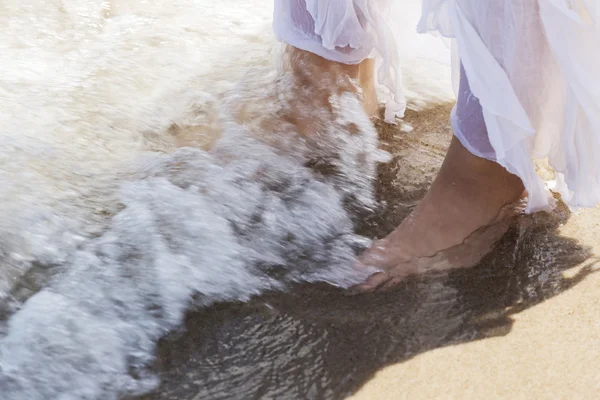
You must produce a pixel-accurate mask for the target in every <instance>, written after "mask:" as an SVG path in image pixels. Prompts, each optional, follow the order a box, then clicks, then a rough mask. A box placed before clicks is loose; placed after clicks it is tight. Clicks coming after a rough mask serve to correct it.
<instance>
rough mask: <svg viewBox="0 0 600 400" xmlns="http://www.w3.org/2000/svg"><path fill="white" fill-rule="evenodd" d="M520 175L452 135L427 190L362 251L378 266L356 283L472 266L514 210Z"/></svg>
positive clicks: (368, 286) (387, 282) (373, 284)
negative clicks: (366, 278) (394, 224)
mask: <svg viewBox="0 0 600 400" xmlns="http://www.w3.org/2000/svg"><path fill="white" fill-rule="evenodd" d="M523 193H524V187H523V184H522V182H521V180H520V179H519V178H518V177H517V176H515V175H512V174H510V173H509V172H508V171H506V169H504V168H503V167H502V166H500V165H499V164H497V163H494V162H491V161H488V160H485V159H482V158H478V157H476V156H474V155H472V154H471V153H470V152H469V151H467V150H466V149H465V148H464V147H463V146H462V144H461V143H460V141H459V140H458V139H456V138H453V139H452V143H451V144H450V148H449V149H448V154H447V155H446V159H445V160H444V163H443V165H442V168H441V170H440V172H439V174H438V176H437V178H436V180H435V181H434V183H433V185H432V186H431V189H430V190H429V192H428V193H427V194H426V195H425V197H424V198H423V200H421V202H420V203H419V204H418V205H417V207H416V208H415V210H414V211H413V212H412V213H411V214H410V215H409V216H408V217H407V218H406V219H405V220H404V221H403V222H402V223H401V224H400V226H399V227H398V228H396V230H394V232H392V233H391V234H390V235H389V236H387V237H386V238H384V239H382V240H379V241H377V242H375V243H374V245H373V246H372V247H371V249H369V250H368V251H367V252H365V254H364V255H363V256H362V257H361V260H360V262H361V263H362V264H363V265H368V266H373V267H376V268H378V269H380V270H381V271H383V272H382V273H380V274H377V275H374V276H373V277H371V279H370V280H369V281H368V282H367V283H365V284H364V285H362V286H361V287H359V289H362V290H372V289H376V288H379V287H382V286H384V287H387V286H391V285H393V284H396V283H397V282H399V281H400V280H402V279H403V278H405V277H406V276H408V275H412V274H417V273H422V272H426V271H432V270H442V269H450V268H464V267H471V266H473V265H474V264H476V263H477V262H478V261H479V260H481V258H483V256H484V255H485V254H486V253H488V252H489V250H490V248H491V246H492V245H493V244H494V243H495V242H496V241H497V240H499V239H500V238H501V237H502V235H503V234H504V233H505V232H506V230H507V229H508V228H509V226H510V220H511V217H512V216H514V215H515V214H517V213H519V212H520V211H521V209H522V207H521V206H520V204H521V202H520V200H521V198H522V196H523Z"/></svg>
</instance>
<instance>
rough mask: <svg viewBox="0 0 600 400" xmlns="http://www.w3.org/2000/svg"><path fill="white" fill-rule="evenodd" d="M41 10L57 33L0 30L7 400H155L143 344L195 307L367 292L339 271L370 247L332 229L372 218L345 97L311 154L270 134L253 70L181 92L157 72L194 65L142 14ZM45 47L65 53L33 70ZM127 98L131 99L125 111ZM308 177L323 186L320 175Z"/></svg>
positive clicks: (366, 164)
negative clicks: (293, 288)
mask: <svg viewBox="0 0 600 400" xmlns="http://www.w3.org/2000/svg"><path fill="white" fill-rule="evenodd" d="M182 3H183V2H182ZM48 6H49V7H50V10H51V11H53V12H54V14H53V12H49V13H48V15H46V16H45V17H43V18H35V19H34V27H33V29H31V31H27V32H25V31H19V30H20V29H22V28H23V27H24V25H23V24H20V23H19V22H22V20H21V21H19V19H18V18H16V17H15V16H16V15H18V16H19V18H21V19H23V18H27V14H28V12H30V11H31V10H32V9H33V8H32V7H28V6H27V4H25V3H22V2H18V3H17V2H14V3H8V4H6V5H4V8H3V9H2V11H1V12H2V14H1V15H2V18H3V20H4V21H3V22H7V25H6V26H8V27H9V28H8V31H11V30H12V32H10V33H11V34H13V35H15V36H14V40H15V42H16V41H18V42H19V43H14V46H13V47H11V49H10V52H8V53H4V52H3V57H5V58H6V60H3V61H7V60H9V59H10V60H11V62H3V63H2V64H3V68H5V69H9V71H4V72H5V73H3V74H2V76H5V77H8V78H7V79H6V80H4V81H3V84H2V88H1V90H2V92H3V97H5V98H7V99H8V100H9V101H6V103H7V105H8V106H9V107H8V112H7V113H6V114H5V118H4V119H5V120H4V121H2V122H3V127H4V128H3V135H2V140H3V146H2V149H3V151H2V171H1V177H0V179H1V181H2V184H3V185H2V186H3V188H5V190H4V191H3V193H2V195H1V196H2V198H1V201H2V204H3V205H6V207H5V208H3V210H2V214H3V215H2V224H1V225H0V243H1V245H2V250H1V252H0V262H1V263H2V269H1V270H0V285H1V286H0V297H1V298H2V307H3V314H4V325H3V338H2V339H1V341H0V388H2V396H3V398H4V399H7V400H8V399H24V398H27V399H32V400H34V399H48V398H57V399H58V398H60V399H76V398H77V399H80V398H86V399H111V398H118V397H120V396H122V395H131V394H139V393H144V392H147V391H148V390H151V389H152V388H154V387H155V386H156V384H157V382H156V377H154V376H153V375H152V374H150V373H149V372H148V371H146V370H145V368H146V367H147V366H148V364H149V362H150V361H151V359H152V356H153V351H154V346H155V344H156V342H157V340H158V339H160V338H161V337H162V336H164V335H165V334H166V333H167V332H169V331H170V330H172V329H174V328H176V327H177V326H178V325H180V324H181V322H182V318H183V314H184V312H185V311H186V309H188V308H189V307H190V306H191V305H194V306H206V305H209V304H211V303H214V302H218V301H245V300H247V299H248V298H250V297H251V296H253V295H256V294H259V293H261V292H264V291H266V290H279V289H283V288H285V286H286V285H287V284H289V283H293V282H300V281H308V282H315V281H321V282H328V283H330V284H333V285H337V286H348V285H351V284H355V283H358V282H360V281H361V280H362V279H364V278H365V277H366V274H367V273H368V272H369V271H362V272H359V271H356V270H354V269H353V268H352V265H353V261H354V257H355V254H356V252H357V251H358V250H360V249H361V248H364V246H365V245H367V244H368V240H365V239H364V238H361V237H359V236H356V235H355V234H354V233H353V222H352V215H351V214H350V213H349V212H348V211H347V210H348V204H349V203H352V204H354V205H355V206H356V205H357V206H359V207H360V208H369V207H372V206H373V205H374V201H373V193H372V189H371V183H372V179H373V177H374V174H375V164H376V163H377V162H378V161H384V160H385V154H384V153H383V152H380V151H379V150H377V148H376V145H377V139H376V132H375V130H374V128H373V127H372V126H371V124H370V122H369V120H368V118H367V117H366V116H365V115H364V114H363V112H362V111H361V106H360V103H359V101H358V99H357V97H356V96H355V95H353V94H351V93H345V94H341V95H332V96H331V98H330V104H331V107H332V110H333V111H332V112H330V113H323V112H319V111H316V112H315V114H316V115H315V120H319V118H321V117H322V115H321V114H323V115H324V118H330V120H327V121H324V123H323V124H322V125H323V126H326V127H327V128H326V130H325V131H324V132H321V133H322V134H321V135H317V137H315V138H308V137H305V136H302V135H299V134H297V133H295V132H294V126H293V125H291V124H289V123H287V124H286V123H285V122H284V121H282V120H278V119H277V118H278V117H277V116H278V115H280V113H281V112H284V111H285V107H286V104H287V103H286V101H289V98H290V96H293V93H292V89H293V87H294V85H295V84H294V78H293V77H292V76H290V74H289V72H286V70H285V69H281V70H280V71H275V70H274V69H273V68H270V67H261V66H260V65H258V66H256V67H255V68H256V69H255V70H253V71H250V72H249V73H248V74H247V75H246V76H245V77H244V78H242V79H241V80H240V82H241V83H239V84H237V85H232V84H223V85H222V86H220V85H219V84H218V83H217V84H215V83H213V84H212V85H211V84H207V85H204V86H203V90H194V89H193V88H194V87H198V86H202V84H203V83H206V81H204V80H203V79H202V78H201V74H199V73H198V71H194V68H192V67H191V66H197V65H198V64H201V62H200V60H199V58H202V61H203V62H204V63H206V60H207V59H210V55H207V54H203V55H202V57H200V56H199V55H197V54H196V56H195V58H192V59H189V60H188V63H189V66H188V68H183V70H184V72H186V73H187V74H188V75H187V76H185V74H182V73H181V69H179V70H177V71H170V69H171V68H173V65H180V64H178V62H180V61H181V59H182V58H185V57H188V56H189V51H191V49H192V48H193V47H194V46H193V45H191V44H186V43H185V42H186V38H185V37H184V38H182V37H169V36H167V37H166V38H165V37H161V38H158V37H156V36H155V34H154V31H153V23H154V20H153V16H152V12H151V11H152V9H151V8H145V9H144V11H145V16H143V17H140V16H139V14H136V15H129V16H128V15H127V14H128V12H130V11H131V10H124V11H123V10H121V12H122V13H123V15H122V16H120V17H116V16H114V15H113V16H112V17H111V18H105V17H101V15H106V14H107V13H108V14H111V13H114V12H115V10H113V9H112V8H111V7H110V4H109V3H104V4H103V6H102V7H100V8H98V7H97V6H96V8H94V5H93V3H92V2H79V3H77V7H74V9H72V10H65V9H64V8H61V7H59V8H52V7H51V4H48ZM148 6H149V5H148ZM248 6H250V4H248ZM37 7H38V6H36V7H35V8H36V9H37ZM174 7H175V8H176V7H177V4H176V5H175V6H174ZM161 11H164V10H161ZM227 11H231V9H229V10H227ZM75 14H78V15H79V14H83V15H84V16H85V17H86V18H82V19H79V18H77V19H72V18H74V15H75ZM94 14H95V15H97V16H98V17H97V18H93V15H94ZM177 15H178V16H179V14H177ZM217 16H218V15H217ZM188 18H190V17H188ZM215 18H216V17H215ZM228 18H232V16H231V15H228ZM163 19H164V18H163ZM73 21H83V22H82V23H83V24H84V26H83V27H78V26H76V25H72V24H71V23H72V22H73ZM186 21H187V22H188V23H190V22H191V19H190V20H186V19H185V18H184V20H177V21H176V23H177V24H185V23H186ZM230 21H231V20H230ZM230 23H231V22H230ZM55 24H57V25H59V26H55ZM190 25H191V24H190ZM221 28H223V27H221ZM202 29H209V28H207V27H203V28H202ZM49 30H51V32H52V33H53V34H52V35H49V34H48V33H49ZM213 33H214V32H213ZM5 34H7V33H5ZM131 35H133V36H134V37H135V40H134V39H133V38H128V40H124V39H125V37H127V36H131ZM107 36H108V38H107ZM190 36H193V35H190ZM111 37H112V38H113V39H111ZM74 38H78V40H79V41H81V42H84V43H85V46H80V47H77V46H75V45H74V43H73V39H74ZM99 38H101V39H102V40H100V39H99ZM94 39H96V41H94ZM159 39H160V40H162V42H161V41H160V40H159ZM175 41H176V42H177V43H178V45H175ZM143 42H146V43H145V46H147V47H145V48H143V46H142V45H138V44H137V43H143ZM165 42H166V43H165ZM124 43H125V44H128V46H127V45H125V44H124ZM181 43H184V44H183V45H181ZM109 45H114V46H116V48H111V49H110V50H109V47H110V46H109ZM119 46H120V47H119ZM153 46H154V47H153ZM171 46H173V47H172V48H171ZM182 46H183V47H184V48H183V49H182ZM262 46H264V43H262ZM47 47H52V48H54V47H59V48H62V54H60V56H59V57H56V58H54V59H52V57H50V55H49V54H41V55H40V54H38V55H36V54H34V52H33V50H34V49H39V48H42V49H44V48H47ZM263 49H264V47H263ZM184 50H188V53H186V52H185V51H184ZM131 52H133V53H134V55H132V54H130V53H131ZM156 53H160V58H153V57H152V56H153V55H156ZM249 54H250V56H251V55H252V52H249ZM247 55H248V54H247ZM35 57H38V59H39V62H40V63H39V64H35V63H34V62H33V61H32V58H35ZM124 57H127V60H129V62H131V61H130V60H131V57H134V58H135V59H136V60H137V62H136V63H135V64H134V65H129V64H128V63H127V62H124V60H125V58H124ZM171 57H172V58H171ZM221 57H223V56H222V55H221V56H220V58H221ZM170 58H171V59H170ZM220 58H219V59H220ZM263 58H266V57H264V55H263ZM169 59H170V62H165V60H169ZM15 60H20V62H16V61H15ZM161 62H165V64H164V65H160V63H161ZM113 63H114V64H113ZM156 63H158V64H159V65H158V66H156V65H152V67H151V68H150V67H147V66H148V64H156ZM263 63H265V64H266V62H263ZM254 64H255V65H256V64H257V63H256V62H255V63H254ZM258 64H260V63H258ZM246 65H247V63H246ZM109 67H110V68H109ZM11 68H12V69H11ZM138 68H139V69H138ZM35 69H38V70H35ZM131 69H135V74H132V73H131V72H129V73H126V72H127V71H128V70H131ZM42 70H43V71H42ZM48 71H52V74H49V73H48ZM54 73H56V75H54ZM163 73H164V75H162V74H163ZM182 75H183V76H182ZM199 76H200V78H199ZM214 77H215V75H212V78H213V79H214ZM231 79H232V78H231V77H229V80H228V82H230V81H231ZM194 80H196V83H194ZM198 81H199V82H198ZM213 82H214V81H213ZM28 85H29V86H28ZM140 87H142V88H143V89H144V90H139V89H140ZM167 87H168V89H167ZM207 87H208V88H209V89H211V90H212V91H209V90H207V89H206V88H207ZM173 88H175V89H178V88H181V89H183V88H186V90H173ZM264 88H269V89H264ZM34 89H35V90H34ZM134 89H137V90H134ZM129 91H130V92H129ZM128 92H129V93H133V92H135V93H137V96H136V97H135V98H131V97H126V98H123V97H122V96H123V95H125V94H126V93H128ZM165 93H166V94H165ZM275 98H279V99H280V101H279V102H277V101H274V99H275ZM286 98H287V100H286ZM157 99H161V100H160V101H159V100H157ZM3 103H4V101H3ZM155 104H159V107H156V106H154V107H151V105H155ZM244 104H245V105H246V106H244ZM248 105H251V106H252V108H253V112H254V114H255V115H258V114H260V115H261V118H262V123H263V124H264V122H265V121H264V119H265V118H272V119H273V120H272V121H271V123H270V124H267V125H268V126H270V127H276V128H275V132H272V131H268V132H266V131H261V128H260V126H261V125H260V124H253V121H254V120H256V118H255V117H251V118H250V119H249V120H247V121H246V122H245V123H244V124H240V123H239V121H238V119H239V118H238V117H239V115H238V114H239V110H240V109H241V108H244V107H246V108H248ZM157 108H158V110H157ZM307 111H308V110H307ZM251 114H252V113H251ZM325 114H326V115H325ZM17 116H18V117H17ZM350 124H352V126H353V127H355V129H354V130H353V132H352V135H351V134H350V133H349V132H348V129H347V127H348V126H349V125H350ZM356 128H358V131H356ZM186 132H187V133H186ZM182 138H183V139H182ZM190 138H191V139H192V140H200V141H202V140H205V142H206V141H208V142H210V145H206V143H205V145H206V146H205V147H207V148H208V150H202V149H198V148H195V149H194V148H184V149H179V150H176V148H177V143H178V140H184V141H185V140H187V139H190ZM275 142H280V143H279V144H278V145H277V144H275ZM323 160H327V161H326V162H327V164H328V166H329V167H331V168H333V170H334V173H331V171H329V172H328V173H325V172H323V171H322V170H319V168H318V167H319V165H320V163H321V164H322V162H323Z"/></svg>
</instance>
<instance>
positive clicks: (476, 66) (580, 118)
mask: <svg viewBox="0 0 600 400" xmlns="http://www.w3.org/2000/svg"><path fill="white" fill-rule="evenodd" d="M599 12H600V9H599V6H598V1H597V0H424V4H423V17H422V19H421V21H420V24H419V31H421V32H427V31H434V32H439V33H440V34H442V35H443V36H445V37H449V38H454V39H456V43H457V47H458V52H459V55H460V60H461V62H462V64H463V66H464V70H465V72H466V76H467V77H468V81H469V84H470V89H471V91H472V93H473V95H474V96H475V97H477V98H478V100H479V102H480V104H481V108H482V111H483V116H484V119H485V125H486V127H487V135H488V139H489V143H491V145H492V148H493V151H490V150H489V146H488V148H487V149H484V148H481V149H480V148H478V145H477V143H478V142H481V141H478V138H477V137H476V132H462V131H461V129H460V127H461V126H462V125H463V124H461V121H457V120H456V118H457V115H456V113H454V114H453V127H454V130H455V134H456V136H457V137H458V138H459V139H460V140H461V141H462V142H463V144H465V146H466V147H467V148H469V149H470V150H471V151H472V152H473V153H475V154H477V155H480V156H482V157H486V158H490V159H495V160H496V161H498V162H499V163H500V164H502V165H503V166H505V167H506V168H507V169H508V170H509V171H510V172H512V173H514V174H516V175H518V176H520V177H521V178H522V180H523V182H524V184H525V186H526V188H527V190H528V192H529V204H528V207H527V211H530V212H531V211H536V210H540V209H546V208H549V207H551V206H552V198H551V196H550V195H549V192H548V190H547V189H546V187H545V185H544V182H543V181H542V179H541V178H540V177H539V176H538V175H537V174H536V172H535V167H534V161H533V159H534V158H548V160H549V162H550V165H551V166H552V167H553V168H554V169H555V170H556V171H557V190H558V191H559V192H560V193H561V195H562V196H563V199H564V200H566V201H567V203H568V204H569V205H570V206H573V207H579V206H583V207H589V206H594V205H595V204H597V203H599V202H600V156H598V154H600V30H599V25H598V23H599V22H600V21H599ZM474 134H475V135H474Z"/></svg>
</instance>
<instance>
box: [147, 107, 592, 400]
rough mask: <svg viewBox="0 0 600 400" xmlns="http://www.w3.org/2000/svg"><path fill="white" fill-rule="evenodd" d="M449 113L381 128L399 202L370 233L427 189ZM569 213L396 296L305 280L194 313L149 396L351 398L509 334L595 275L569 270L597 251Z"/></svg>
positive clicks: (438, 110) (168, 346) (532, 225)
mask: <svg viewBox="0 0 600 400" xmlns="http://www.w3.org/2000/svg"><path fill="white" fill-rule="evenodd" d="M448 112H449V105H445V106H444V105H442V106H438V107H435V108H432V109H429V110H425V111H421V112H419V113H416V112H413V111H409V112H408V113H407V117H406V119H407V122H410V123H411V124H412V125H413V126H414V127H415V131H414V132H413V133H412V134H408V135H406V134H405V135H397V130H395V129H390V128H388V127H385V126H381V127H380V128H382V129H380V132H381V136H382V140H383V141H384V142H386V143H388V144H389V147H388V149H389V150H391V152H392V153H393V154H394V155H395V159H394V161H393V162H392V163H390V164H386V165H382V166H381V167H380V169H379V182H380V184H379V186H378V194H379V196H380V199H381V200H384V201H386V202H387V207H386V208H383V209H381V210H380V212H378V213H375V215H373V216H372V217H371V218H369V219H367V221H366V222H365V223H364V224H363V225H362V226H361V229H360V231H361V233H364V234H365V235H367V236H371V237H372V236H381V235H384V234H385V233H387V231H389V230H391V229H393V228H394V227H395V226H396V224H397V223H398V221H400V220H402V218H404V217H405V216H406V214H407V213H408V212H409V210H410V209H411V208H412V207H413V206H414V204H415V203H416V201H418V199H419V198H420V197H421V196H422V195H423V193H424V191H425V190H426V188H427V186H428V185H429V184H430V182H431V177H432V176H433V175H434V174H435V170H436V168H437V167H438V166H439V164H440V162H441V159H442V157H443V151H444V148H445V145H446V144H447V142H448V139H449V136H448V132H449V129H450V128H449V126H447V123H446V121H447V115H448ZM442 117H443V119H442ZM424 121H428V122H424ZM432 121H437V122H438V123H440V122H441V124H439V125H437V126H436V125H433V126H432V124H431V122H432ZM415 149H420V151H418V152H417V151H415ZM569 215H570V212H569V210H568V209H566V208H565V207H564V206H560V207H559V208H558V209H557V210H556V211H555V212H553V213H552V214H547V213H541V214H537V215H534V216H524V217H522V218H520V219H518V220H516V221H515V223H514V225H513V226H512V228H511V229H510V231H509V232H508V233H507V235H506V236H505V237H504V238H503V240H502V241H501V242H500V243H498V245H497V246H496V247H495V249H494V251H493V252H492V253H491V254H489V255H488V256H487V257H486V258H485V259H484V260H483V261H482V262H481V263H480V265H478V266H477V267H475V268H473V269H469V270H459V271H453V272H443V273H435V274H430V275H428V276H419V277H413V278H411V279H409V280H407V281H406V282H405V283H404V284H402V285H400V286H399V287H398V288H397V289H395V290H393V291H391V292H388V293H381V294H368V295H360V296H349V295H348V293H347V292H346V291H343V290H336V289H332V288H329V287H327V286H324V285H323V286H320V285H309V286H306V285H304V286H298V287H295V288H294V289H293V290H292V291H291V292H287V293H285V294H277V293H272V294H268V295H264V296H260V297H258V298H256V299H254V301H252V302H250V303H247V304H229V305H220V306H216V307H212V308H209V309H206V310H202V311H197V312H192V313H189V314H188V316H187V318H186V324H185V327H186V328H185V329H184V330H182V331H181V332H179V333H176V334H174V335H172V336H169V337H167V338H166V339H165V340H163V341H162V342H161V345H160V347H159V357H158V359H157V361H156V363H155V364H154V368H155V370H156V371H159V372H160V375H161V378H162V385H161V386H160V388H159V390H158V391H157V392H155V393H154V394H152V395H149V396H145V397H143V399H144V400H150V399H204V398H210V399H248V398H311V399H343V398H346V397H347V396H349V395H351V394H352V393H354V392H355V391H356V390H358V389H359V388H361V386H363V385H364V384H365V383H366V382H367V381H368V380H370V379H371V378H373V376H374V374H375V373H376V372H378V371H379V370H381V369H382V368H383V367H385V366H388V365H393V364H396V363H399V362H406V361H408V360H410V359H412V358H413V357H417V356H418V355H419V354H421V353H424V352H426V351H429V350H433V349H436V348H439V347H444V346H449V345H455V344H460V343H467V342H471V341H475V340H484V339H486V338H492V337H501V336H504V335H507V334H509V333H510V331H511V329H512V325H513V322H514V321H513V319H512V317H511V316H513V315H514V314H516V313H519V312H521V311H523V310H525V309H527V308H530V307H533V306H535V305H537V304H539V303H541V302H544V301H546V300H548V299H550V298H552V297H554V296H556V295H558V294H560V293H562V292H563V291H566V290H568V289H570V288H572V287H573V286H575V285H576V284H577V283H578V282H580V281H581V280H582V279H584V278H585V277H586V276H588V275H589V274H590V273H591V272H592V271H591V269H590V268H583V269H581V270H579V272H578V273H577V274H574V275H572V276H570V277H565V276H564V275H563V272H565V271H567V270H569V269H571V268H573V267H575V266H578V265H580V264H581V263H582V262H584V261H586V260H588V259H589V258H590V257H591V252H590V249H589V248H587V247H586V246H584V245H582V244H581V243H579V242H578V241H577V240H574V239H571V238H568V237H565V236H563V235H562V234H561V233H560V232H559V228H560V226H562V225H563V224H564V223H565V222H566V221H567V220H568V218H569ZM482 363H485V365H488V364H489V363H491V364H493V360H482ZM451 365H452V361H451V360H449V361H448V367H450V366H451ZM398 379H401V377H399V378H398ZM400 386H401V385H400ZM382 394H385V393H382ZM373 395H375V394H373ZM385 395H389V393H387V394H385ZM367 398H369V396H368V395H367Z"/></svg>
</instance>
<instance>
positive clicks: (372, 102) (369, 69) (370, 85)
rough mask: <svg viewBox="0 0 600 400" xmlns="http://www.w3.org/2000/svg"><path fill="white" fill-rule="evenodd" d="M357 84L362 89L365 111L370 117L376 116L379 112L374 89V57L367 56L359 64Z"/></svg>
mask: <svg viewBox="0 0 600 400" xmlns="http://www.w3.org/2000/svg"><path fill="white" fill-rule="evenodd" d="M358 84H359V85H360V88H361V89H362V95H363V99H362V100H363V107H364V109H365V112H366V113H367V115H368V116H369V117H371V118H373V117H376V116H377V114H378V112H379V102H378V100H377V91H376V89H375V59H373V58H367V59H366V60H364V61H363V62H361V63H360V64H359V68H358Z"/></svg>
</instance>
